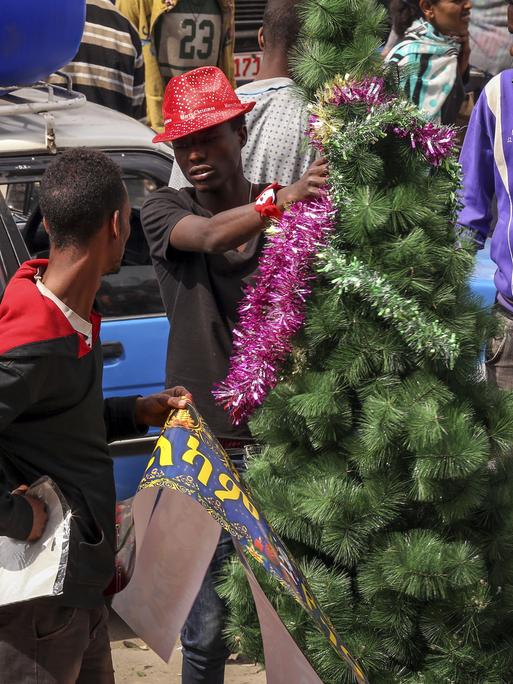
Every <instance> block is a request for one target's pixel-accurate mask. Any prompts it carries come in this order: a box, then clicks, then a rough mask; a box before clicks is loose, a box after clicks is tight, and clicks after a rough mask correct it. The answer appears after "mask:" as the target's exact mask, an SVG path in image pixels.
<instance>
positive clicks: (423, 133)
mask: <svg viewBox="0 0 513 684" xmlns="http://www.w3.org/2000/svg"><path fill="white" fill-rule="evenodd" d="M392 130H393V132H394V133H395V134H396V135H397V136H399V138H409V139H410V144H411V146H412V148H413V149H414V150H415V149H417V147H418V148H419V149H420V151H421V152H422V154H423V155H424V156H425V157H426V159H427V160H428V162H429V163H430V164H432V165H433V166H440V164H441V163H442V162H443V160H444V159H446V158H447V157H448V156H449V155H450V154H451V152H452V151H453V149H454V145H455V143H456V135H457V133H456V131H455V130H454V129H453V128H449V126H435V124H434V123H431V122H430V123H427V124H424V125H423V126H418V125H413V126H412V128H410V129H409V130H408V129H405V128H399V127H397V126H396V127H394V128H393V129H392Z"/></svg>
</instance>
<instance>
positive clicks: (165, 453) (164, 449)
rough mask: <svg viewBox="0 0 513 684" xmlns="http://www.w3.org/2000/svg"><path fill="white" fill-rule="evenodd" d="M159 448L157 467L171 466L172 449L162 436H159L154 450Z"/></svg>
mask: <svg viewBox="0 0 513 684" xmlns="http://www.w3.org/2000/svg"><path fill="white" fill-rule="evenodd" d="M159 447H160V458H159V465H161V466H170V465H173V447H172V446H171V442H170V441H169V440H168V439H166V438H165V437H164V435H161V436H160V437H159V438H158V441H157V445H156V447H155V450H157V449H158V448H159Z"/></svg>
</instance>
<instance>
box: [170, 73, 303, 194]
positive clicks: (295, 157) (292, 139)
mask: <svg viewBox="0 0 513 684" xmlns="http://www.w3.org/2000/svg"><path fill="white" fill-rule="evenodd" d="M235 92H236V93H237V96H238V98H239V99H240V100H241V102H250V101H255V102H256V105H255V107H254V108H253V109H252V110H251V112H249V113H248V114H246V123H247V126H248V141H247V143H246V145H245V146H244V147H243V148H242V164H243V167H244V175H245V176H246V178H247V179H248V180H250V181H251V182H252V183H271V182H276V183H279V184H280V185H284V186H286V185H290V184H291V183H295V182H296V181H297V180H299V179H300V178H301V176H302V175H303V174H304V173H305V171H306V170H307V169H308V167H309V166H310V164H311V163H312V162H313V161H314V159H315V158H316V152H315V150H314V149H313V148H312V147H310V146H309V145H308V142H307V138H306V136H305V130H306V124H307V119H308V112H307V109H306V104H305V103H304V102H303V101H302V100H301V98H300V97H299V95H298V94H297V93H296V90H295V86H294V81H292V80H291V79H290V78H269V79H266V80H263V81H253V83H247V84H246V85H243V86H240V87H239V88H237V90H236V91H235ZM169 185H170V186H171V187H173V188H177V189H179V188H183V187H185V186H187V185H189V183H188V182H187V180H186V179H185V177H184V176H183V174H182V172H181V171H180V169H179V167H178V164H174V165H173V171H172V173H171V179H170V181H169Z"/></svg>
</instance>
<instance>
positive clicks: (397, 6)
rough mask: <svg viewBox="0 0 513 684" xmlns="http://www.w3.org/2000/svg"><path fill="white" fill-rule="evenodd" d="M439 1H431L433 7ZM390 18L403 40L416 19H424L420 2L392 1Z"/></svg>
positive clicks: (408, 0) (412, 0) (416, 0)
mask: <svg viewBox="0 0 513 684" xmlns="http://www.w3.org/2000/svg"><path fill="white" fill-rule="evenodd" d="M437 3H438V0H430V4H431V5H436V4H437ZM390 16H391V18H392V26H393V27H394V30H395V32H396V33H397V35H398V36H399V38H402V37H403V36H404V33H405V31H407V30H408V29H409V28H410V26H411V25H412V24H413V22H414V21H415V20H416V19H421V18H422V10H421V9H420V7H419V0H391V2H390Z"/></svg>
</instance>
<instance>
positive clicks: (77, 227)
mask: <svg viewBox="0 0 513 684" xmlns="http://www.w3.org/2000/svg"><path fill="white" fill-rule="evenodd" d="M126 200H127V194H126V190H125V186H124V184H123V180H122V178H121V169H120V168H119V166H118V165H117V164H115V163H114V162H113V161H112V159H111V158H110V157H108V156H107V155H106V154H104V153H103V152H99V151H98V150H91V149H88V148H85V147H77V148H74V149H70V150H66V152H63V153H62V154H60V155H59V156H58V157H57V159H56V160H55V161H53V162H52V163H51V164H50V166H49V167H48V168H47V169H46V171H45V173H44V174H43V177H42V179H41V190H40V197H39V203H40V206H41V211H42V213H43V216H44V217H45V219H46V221H47V223H48V232H49V236H50V242H51V244H52V245H53V246H54V247H57V248H60V249H62V248H64V247H70V246H84V245H86V244H87V243H88V242H89V241H90V240H91V238H92V237H93V236H94V235H95V234H96V233H97V232H98V231H99V230H100V228H101V227H102V225H103V224H104V222H105V221H106V220H107V219H109V218H110V217H111V216H112V214H113V213H114V212H115V211H116V210H118V209H121V208H122V207H123V205H124V203H125V202H126Z"/></svg>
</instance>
